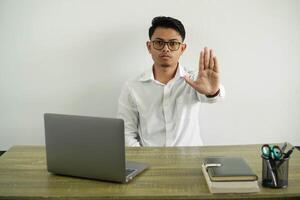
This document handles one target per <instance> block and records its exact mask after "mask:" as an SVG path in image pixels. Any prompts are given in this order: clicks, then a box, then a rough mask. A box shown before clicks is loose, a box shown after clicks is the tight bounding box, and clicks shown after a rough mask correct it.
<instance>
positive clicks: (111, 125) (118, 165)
mask: <svg viewBox="0 0 300 200" xmlns="http://www.w3.org/2000/svg"><path fill="white" fill-rule="evenodd" d="M44 121H45V139H46V157H47V168H48V171H49V172H51V173H54V174H60V175H69V176H76V177H83V178H91V179H98V180H106V181H113V182H121V183H125V182H128V181H130V180H131V179H132V178H133V177H135V176H136V175H138V174H139V173H141V172H142V171H143V170H144V169H146V168H147V167H148V165H147V164H144V163H138V162H133V161H128V162H126V161H125V141H124V121H123V120H122V119H112V118H100V117H87V116H74V115H61V114H50V113H46V114H44Z"/></svg>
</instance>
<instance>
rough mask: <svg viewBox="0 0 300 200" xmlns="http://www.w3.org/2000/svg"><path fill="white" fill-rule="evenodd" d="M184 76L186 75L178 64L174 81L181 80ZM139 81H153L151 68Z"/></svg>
mask: <svg viewBox="0 0 300 200" xmlns="http://www.w3.org/2000/svg"><path fill="white" fill-rule="evenodd" d="M185 75H187V72H186V70H185V69H184V67H182V66H181V65H180V64H178V67H177V70H176V74H175V77H174V79H179V78H183V77H184V76H185ZM139 80H140V81H149V80H155V79H154V74H153V67H151V69H149V70H147V71H145V72H144V73H143V74H142V75H141V77H140V79H139Z"/></svg>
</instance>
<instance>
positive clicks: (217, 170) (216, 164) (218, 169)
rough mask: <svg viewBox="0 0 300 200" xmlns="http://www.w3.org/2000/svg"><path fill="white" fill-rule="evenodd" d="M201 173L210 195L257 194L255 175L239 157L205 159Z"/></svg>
mask: <svg viewBox="0 0 300 200" xmlns="http://www.w3.org/2000/svg"><path fill="white" fill-rule="evenodd" d="M202 172H203V174H204V177H205V180H206V183H207V186H208V188H209V191H210V192H211V193H250V192H259V187H258V183H257V179H258V177H257V175H256V174H254V173H253V171H252V170H251V168H250V167H249V165H248V164H247V163H246V161H245V160H244V159H243V158H241V157H225V156H224V157H206V158H205V159H204V161H203V164H202Z"/></svg>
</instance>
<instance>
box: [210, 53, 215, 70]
mask: <svg viewBox="0 0 300 200" xmlns="http://www.w3.org/2000/svg"><path fill="white" fill-rule="evenodd" d="M209 68H210V69H213V68H214V52H213V50H212V49H211V50H210V56H209Z"/></svg>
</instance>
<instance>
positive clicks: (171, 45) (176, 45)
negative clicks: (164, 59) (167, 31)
mask: <svg viewBox="0 0 300 200" xmlns="http://www.w3.org/2000/svg"><path fill="white" fill-rule="evenodd" d="M168 46H169V49H170V50H172V51H176V50H178V49H179V46H180V43H179V42H169V43H168Z"/></svg>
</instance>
